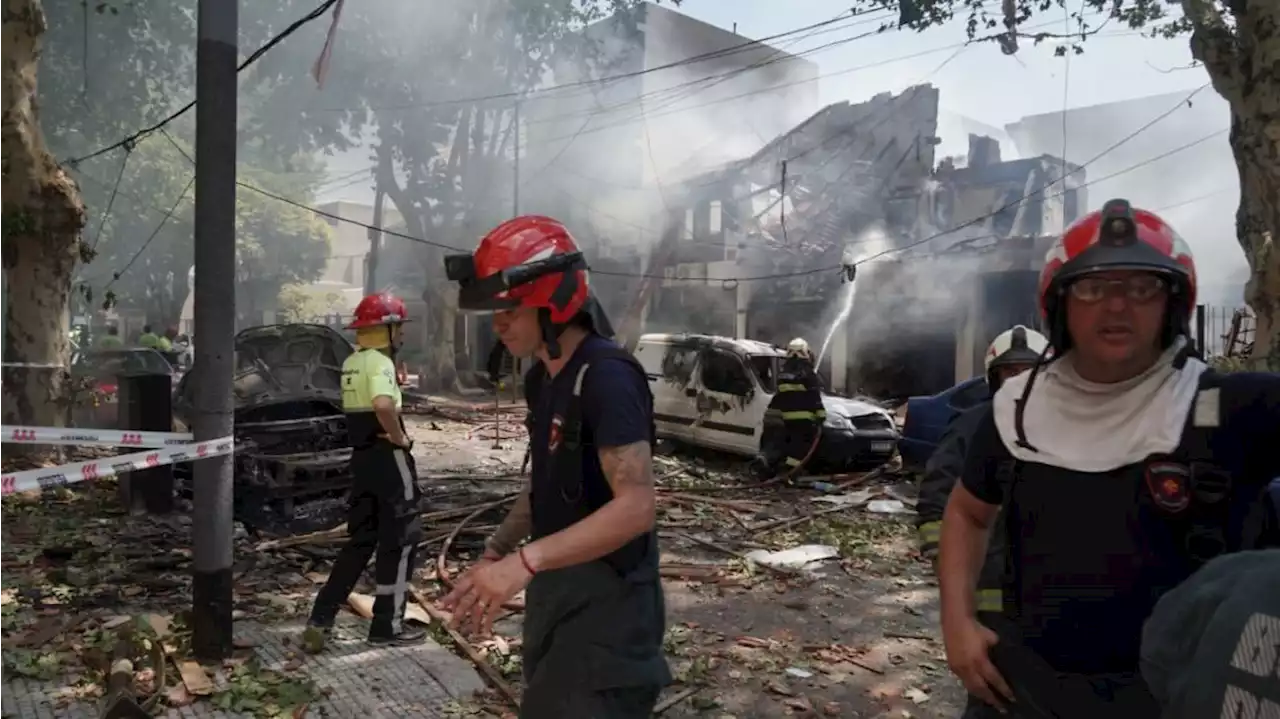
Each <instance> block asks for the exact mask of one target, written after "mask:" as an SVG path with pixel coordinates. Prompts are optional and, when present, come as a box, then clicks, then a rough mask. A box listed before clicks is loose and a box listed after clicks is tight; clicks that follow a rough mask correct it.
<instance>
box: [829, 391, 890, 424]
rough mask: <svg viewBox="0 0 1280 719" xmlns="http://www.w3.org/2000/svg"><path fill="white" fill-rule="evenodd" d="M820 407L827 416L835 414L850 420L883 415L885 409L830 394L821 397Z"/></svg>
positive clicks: (862, 401) (859, 400)
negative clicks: (870, 415)
mask: <svg viewBox="0 0 1280 719" xmlns="http://www.w3.org/2000/svg"><path fill="white" fill-rule="evenodd" d="M822 406H823V408H825V409H826V410H827V414H837V415H840V416H841V417H847V418H850V419H852V418H854V417H861V416H863V415H868V414H874V415H883V414H885V409H884V408H883V407H881V406H880V405H877V404H872V403H871V402H867V401H866V400H861V399H850V398H848V397H837V396H835V395H830V394H824V395H822Z"/></svg>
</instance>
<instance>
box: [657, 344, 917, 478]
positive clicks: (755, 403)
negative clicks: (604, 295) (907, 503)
mask: <svg viewBox="0 0 1280 719" xmlns="http://www.w3.org/2000/svg"><path fill="white" fill-rule="evenodd" d="M635 356H636V358H637V359H639V360H640V364H641V365H642V366H643V367H644V369H645V373H646V374H647V375H648V377H649V388H650V389H651V390H652V392H653V402H654V407H653V409H654V419H655V422H656V425H657V431H658V436H659V437H661V438H664V439H671V440H676V441H679V442H684V443H688V444H692V445H696V446H700V447H708V448H711V449H717V450H720V451H724V452H730V453H733V454H737V455H741V456H744V457H753V456H755V455H756V454H757V452H758V451H759V448H760V439H761V437H762V436H763V435H764V433H765V430H766V422H765V411H766V410H767V409H768V408H769V402H770V401H771V400H772V399H773V395H774V394H775V393H776V391H777V376H778V369H779V366H780V365H781V363H782V359H783V358H784V357H785V356H786V353H785V352H784V351H783V350H782V349H781V348H778V347H774V346H773V345H769V344H765V343H763V342H756V341H755V340H739V339H733V338H730V337H719V336H715V335H695V334H647V335H643V336H641V337H640V341H639V343H637V345H636V350H635ZM823 405H824V406H825V407H826V410H827V420H826V423H825V424H824V425H823V431H822V441H821V443H820V444H819V450H818V452H817V453H816V454H817V456H815V457H814V458H813V459H811V460H810V463H809V468H810V469H811V470H812V469H816V468H817V467H818V466H823V467H824V468H828V469H830V470H831V471H841V470H843V469H849V468H853V467H854V466H876V465H879V464H882V463H883V462H886V461H888V460H889V459H890V458H891V457H892V456H893V453H894V450H895V448H896V446H897V441H898V434H897V430H896V429H895V426H894V423H893V418H892V417H891V416H890V415H889V413H888V412H887V411H886V410H885V409H883V408H881V407H879V406H876V405H874V404H871V403H869V402H864V401H860V400H855V399H847V398H845V397H836V396H833V395H827V394H824V395H823ZM779 426H780V421H779ZM770 428H772V424H771V425H770Z"/></svg>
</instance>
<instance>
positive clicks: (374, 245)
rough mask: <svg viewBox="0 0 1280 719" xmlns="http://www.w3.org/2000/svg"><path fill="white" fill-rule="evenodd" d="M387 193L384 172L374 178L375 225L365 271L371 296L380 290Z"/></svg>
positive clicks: (365, 284)
mask: <svg viewBox="0 0 1280 719" xmlns="http://www.w3.org/2000/svg"><path fill="white" fill-rule="evenodd" d="M384 198H386V193H384V192H383V191H382V172H381V168H379V172H378V176H377V177H375V178H374V180H373V222H372V223H371V224H372V225H373V227H370V228H369V261H368V262H367V263H366V264H367V267H366V268H365V273H364V294H365V296H366V297H367V296H369V295H371V294H373V293H374V292H377V291H378V284H377V278H378V255H379V254H380V253H381V250H382V202H383V200H384Z"/></svg>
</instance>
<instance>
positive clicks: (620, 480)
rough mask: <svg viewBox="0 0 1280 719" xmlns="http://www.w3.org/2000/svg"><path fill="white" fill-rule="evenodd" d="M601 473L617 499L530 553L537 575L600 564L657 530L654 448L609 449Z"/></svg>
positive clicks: (644, 444) (644, 445) (603, 452)
mask: <svg viewBox="0 0 1280 719" xmlns="http://www.w3.org/2000/svg"><path fill="white" fill-rule="evenodd" d="M600 467H601V469H603V470H604V474H605V477H606V478H607V479H608V480H609V487H610V489H612V490H613V499H611V500H609V501H608V502H606V503H605V505H604V506H603V507H601V508H600V509H598V510H596V511H595V512H592V513H591V514H590V515H588V516H587V517H585V518H584V519H582V520H581V521H579V522H578V523H576V524H574V525H572V526H570V527H566V528H565V529H562V530H560V531H559V532H556V533H555V534H552V535H551V536H549V537H543V538H542V539H539V540H538V541H536V542H533V543H532V544H530V545H529V546H528V547H526V548H525V555H526V559H527V560H528V561H529V563H530V564H531V565H533V568H534V569H535V570H536V571H542V570H546V569H560V568H563V567H571V566H573V565H575V564H583V563H585V562H591V561H594V560H596V559H599V558H601V557H603V556H605V555H607V554H609V553H610V552H613V551H615V550H617V549H620V548H621V547H622V546H623V545H625V544H626V543H627V542H630V541H631V540H632V539H635V538H636V537H638V536H640V535H641V534H644V533H645V532H648V531H649V530H651V529H653V523H654V517H655V512H656V509H655V507H656V504H657V500H656V498H655V497H654V493H653V457H652V456H651V455H650V450H649V443H648V442H647V441H644V442H634V443H632V444H628V445H623V446H620V447H606V448H603V449H601V450H600Z"/></svg>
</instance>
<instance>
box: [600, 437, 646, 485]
mask: <svg viewBox="0 0 1280 719" xmlns="http://www.w3.org/2000/svg"><path fill="white" fill-rule="evenodd" d="M600 467H601V468H602V469H603V470H604V476H605V477H606V478H607V479H608V480H609V486H610V487H612V488H613V489H614V491H617V490H618V489H620V488H622V487H630V488H636V487H647V488H652V487H653V456H652V454H651V451H650V447H649V443H648V442H647V441H640V442H632V443H631V444H624V445H622V446H619V447H604V448H602V449H601V450H600Z"/></svg>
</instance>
